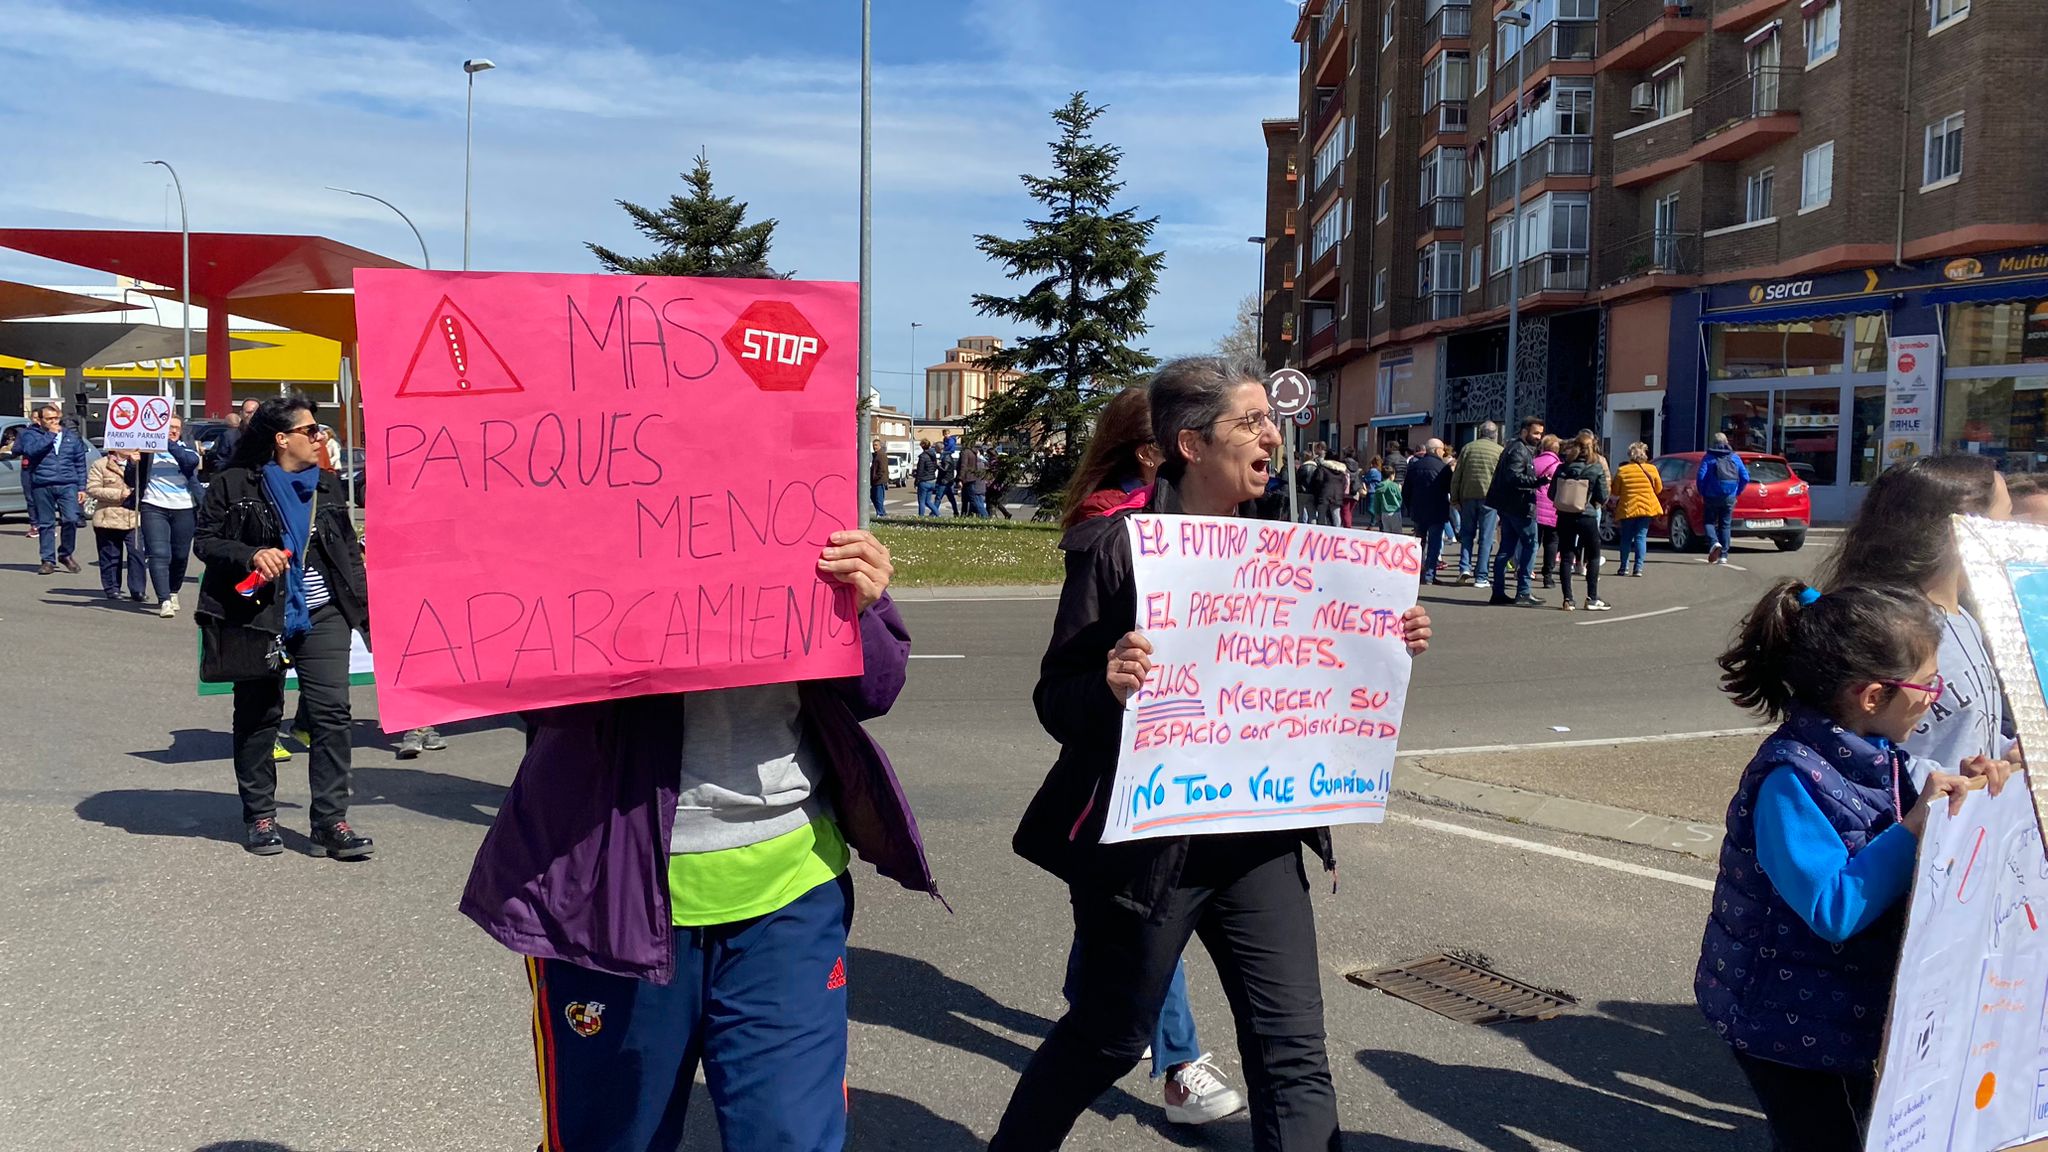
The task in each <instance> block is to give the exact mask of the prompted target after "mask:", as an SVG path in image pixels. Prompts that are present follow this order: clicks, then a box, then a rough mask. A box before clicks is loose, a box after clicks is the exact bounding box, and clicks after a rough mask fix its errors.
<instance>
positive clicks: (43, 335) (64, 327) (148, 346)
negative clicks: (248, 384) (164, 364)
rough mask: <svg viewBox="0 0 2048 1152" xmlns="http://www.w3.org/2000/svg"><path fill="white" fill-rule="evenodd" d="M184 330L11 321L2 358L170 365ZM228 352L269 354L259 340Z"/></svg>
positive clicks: (120, 323)
mask: <svg viewBox="0 0 2048 1152" xmlns="http://www.w3.org/2000/svg"><path fill="white" fill-rule="evenodd" d="M184 344H185V330H184V329H182V328H166V327H163V326H162V325H158V324H139V323H133V322H130V321H127V320H85V321H77V320H47V321H45V320H9V321H5V322H0V356H12V357H15V358H16V359H20V360H36V361H40V362H41V363H44V364H54V365H56V366H57V367H59V368H67V369H74V370H75V369H79V368H93V367H98V366H100V365H104V364H133V363H135V362H136V361H138V360H168V359H171V358H173V357H176V356H180V355H183V353H184ZM228 347H229V348H230V349H232V350H236V351H239V350H241V349H244V348H269V347H273V345H270V344H267V343H265V342H263V341H261V340H244V339H239V338H237V339H233V340H230V341H229V342H228Z"/></svg>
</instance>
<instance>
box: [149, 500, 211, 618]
mask: <svg viewBox="0 0 2048 1152" xmlns="http://www.w3.org/2000/svg"><path fill="white" fill-rule="evenodd" d="M197 516H198V513H197V512H196V511H195V510H194V509H191V508H159V507H157V506H156V505H154V504H150V503H147V502H145V503H144V504H143V505H142V542H143V544H144V546H145V547H146V548H147V549H148V552H149V581H150V583H151V584H154V585H156V599H157V603H159V604H161V603H163V602H164V601H166V600H168V599H170V598H171V597H173V596H176V595H177V594H178V589H180V588H183V587H184V586H185V566H186V565H187V564H188V563H190V561H191V559H192V529H193V525H194V523H195V521H196V519H197ZM137 591H140V589H137Z"/></svg>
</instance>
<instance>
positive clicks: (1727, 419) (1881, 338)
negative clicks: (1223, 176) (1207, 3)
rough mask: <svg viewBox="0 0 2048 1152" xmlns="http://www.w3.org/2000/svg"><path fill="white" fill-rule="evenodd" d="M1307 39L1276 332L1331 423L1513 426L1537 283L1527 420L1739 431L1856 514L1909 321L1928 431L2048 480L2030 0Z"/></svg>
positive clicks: (1309, 22)
mask: <svg viewBox="0 0 2048 1152" xmlns="http://www.w3.org/2000/svg"><path fill="white" fill-rule="evenodd" d="M1517 14H1521V15H1525V16H1526V18H1527V20H1528V25H1527V27H1526V29H1524V28H1522V27H1520V26H1518V25H1516V24H1515V23H1514V22H1513V19H1512V18H1513V17H1514V16H1515V15H1517ZM1293 33H1294V39H1295V40H1296V41H1297V42H1298V43H1299V44H1300V45H1301V53H1302V56H1301V59H1302V65H1301V89H1300V91H1301V103H1300V115H1299V116H1298V117H1296V118H1292V119H1286V120H1269V121H1267V122H1265V124H1264V125H1263V129H1264V133H1265V138H1266V144H1267V150H1268V161H1269V162H1268V182H1267V226H1266V235H1267V237H1268V242H1267V261H1266V269H1267V282H1266V289H1267V291H1266V296H1265V301H1266V313H1265V316H1264V318H1263V319H1264V323H1263V325H1262V332H1263V335H1264V341H1265V351H1266V356H1267V360H1268V363H1269V364H1270V365H1271V366H1273V367H1278V366H1281V365H1283V364H1286V365H1293V366H1296V367H1300V368H1302V369H1303V370H1304V371H1306V372H1308V373H1309V375H1310V376H1311V377H1312V378H1314V379H1315V380H1316V382H1317V402H1318V405H1319V407H1318V414H1319V417H1320V420H1319V423H1318V424H1317V425H1316V426H1315V427H1314V428H1313V429H1312V430H1311V431H1312V432H1313V433H1315V434H1316V435H1318V436H1319V437H1320V438H1322V439H1324V440H1326V441H1328V442H1329V443H1331V444H1333V445H1341V446H1343V447H1346V448H1354V447H1355V448H1357V449H1358V450H1359V451H1361V452H1380V451H1385V450H1389V449H1392V448H1396V447H1401V446H1404V445H1411V444H1416V443H1419V442H1420V441H1421V439H1423V438H1425V437H1428V436H1432V435H1434V436H1440V437H1443V438H1444V439H1446V440H1448V441H1452V442H1454V443H1455V442H1459V441H1463V440H1466V439H1469V438H1470V437H1471V435H1472V434H1473V431H1474V430H1475V429H1476V427H1477V425H1478V423H1479V422H1480V421H1482V420H1486V419H1499V418H1501V417H1502V416H1503V414H1504V413H1505V410H1506V407H1507V397H1506V391H1507V384H1508V376H1507V372H1506V369H1507V365H1508V359H1509V350H1508V341H1507V314H1508V303H1509V296H1510V280H1511V272H1512V273H1513V274H1514V276H1515V277H1518V278H1519V289H1520V294H1521V299H1520V308H1519V312H1520V316H1519V326H1520V339H1519V341H1518V343H1519V344H1520V348H1519V349H1518V350H1517V352H1516V359H1517V361H1518V372H1517V373H1516V399H1515V404H1514V407H1515V411H1516V413H1517V414H1518V415H1520V414H1527V413H1532V412H1533V413H1540V414H1542V415H1544V416H1546V417H1547V418H1548V419H1549V421H1550V423H1551V425H1552V427H1553V428H1556V429H1560V430H1572V429H1577V428H1580V427H1589V428H1594V429H1596V430H1597V431H1599V432H1600V433H1601V434H1602V435H1603V436H1605V437H1606V438H1608V440H1609V441H1610V442H1611V443H1612V444H1614V445H1617V446H1620V445H1626V444H1627V443H1628V442H1630V441H1634V440H1637V439H1641V440H1644V441H1647V442H1648V443H1650V444H1651V446H1652V448H1653V449H1654V450H1658V451H1678V450H1684V449H1688V448H1694V447H1697V446H1699V444H1700V443H1701V442H1702V441H1703V440H1704V439H1705V438H1706V437H1707V436H1708V435H1709V434H1711V433H1712V432H1714V431H1726V432H1729V433H1730V435H1731V436H1733V437H1734V438H1736V439H1737V440H1739V441H1741V442H1742V443H1743V444H1745V445H1746V446H1748V447H1750V448H1751V449H1753V450H1756V451H1771V452H1779V453H1783V454H1785V455H1787V456H1788V457H1790V458H1792V459H1793V460H1794V461H1796V462H1802V463H1803V464H1804V465H1805V466H1806V468H1808V469H1810V470H1811V473H1812V476H1813V487H1814V493H1813V494H1814V503H1815V513H1816V515H1817V516H1818V517H1820V518H1823V519H1832V518H1838V517H1841V516H1845V515H1847V513H1848V512H1849V511H1850V510H1851V509H1853V507H1854V505H1855V503H1856V500H1857V498H1858V496H1859V493H1858V491H1857V490H1858V488H1859V486H1860V485H1862V484H1864V483H1867V482H1868V480H1869V479H1870V478H1871V477H1872V476H1874V475H1875V474H1876V472H1877V470H1878V469H1879V467H1880V462H1881V461H1882V460H1883V458H1884V455H1885V453H1884V448H1883V446H1882V444H1881V441H1883V439H1884V431H1885V424H1886V380H1887V367H1888V364H1887V360H1888V357H1887V354H1886V347H1887V346H1886V343H1885V341H1886V338H1887V337H1889V336H1909V335H1929V334H1932V335H1937V336H1939V337H1942V338H1943V341H1944V349H1945V351H1944V356H1943V359H1942V364H1941V365H1940V368H1941V373H1940V377H1939V385H1938V394H1937V408H1938V412H1937V416H1936V432H1935V446H1937V447H1940V448H1944V449H1949V450H1957V451H1972V452H1981V453H1985V454H1990V455H1994V456H1997V457H1998V458H2000V460H2001V461H2002V463H2003V465H2004V467H2006V468H2007V469H2008V470H2013V471H2034V470H2048V248H2036V247H2034V246H2040V245H2048V133H2044V132H2043V131H2042V130H2041V129H2040V128H2039V127H2038V121H2036V120H2035V119H2034V117H2033V115H2032V114H2031V113H2029V112H2028V111H2027V110H2026V108H2025V106H2024V101H2025V95H2024V94H2025V93H2026V92H2028V91H2029V87H2030V84H2033V83H2039V79H2038V77H2039V74H2040V69H2041V65H2042V64H2043V62H2044V61H2048V24H2044V23H2043V22H2041V21H2040V20H2039V19H2038V17H2037V8H2036V6H2035V5H2034V4H2030V3H2026V2H2024V0H1804V2H1801V0H1695V2H1694V3H1692V4H1679V3H1668V2H1666V0H1520V2H1517V3H1511V4H1509V3H1504V4H1498V5H1496V4H1495V3H1493V2H1492V0H1480V2H1479V3H1477V4H1475V5H1471V6H1467V5H1465V4H1462V3H1453V2H1446V0H1308V2H1307V3H1306V4H1304V5H1303V6H1302V9H1301V13H1300V16H1299V18H1298V20H1297V22H1296V23H1295V25H1294V29H1293ZM1518 57H1519V59H1518ZM1518 74H1519V75H1520V76H1521V78H1522V79H1521V84H1520V88H1519V90H1517V76H1518ZM1517 152H1519V153H1520V167H1521V181H1520V185H1521V186H1520V189H1519V193H1520V196H1519V200H1520V205H1521V216H1520V226H1519V227H1517V226H1516V224H1515V204H1516V200H1517V195H1516V194H1517V191H1518V190H1517V188H1516V181H1515V159H1516V153H1517ZM1518 234H1519V235H1518ZM1517 265H1518V267H1517Z"/></svg>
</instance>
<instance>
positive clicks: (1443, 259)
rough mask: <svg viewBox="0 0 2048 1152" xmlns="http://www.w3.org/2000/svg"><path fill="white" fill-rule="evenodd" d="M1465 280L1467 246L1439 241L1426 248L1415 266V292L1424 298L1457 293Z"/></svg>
mask: <svg viewBox="0 0 2048 1152" xmlns="http://www.w3.org/2000/svg"><path fill="white" fill-rule="evenodd" d="M1464 278H1465V246H1464V245H1463V244H1459V243H1457V242H1455V241H1452V242H1449V243H1446V242H1443V241H1438V242H1437V243H1435V244H1431V245H1429V246H1427V247H1425V248H1424V249H1423V250H1422V252H1421V255H1420V256H1419V258H1418V259H1417V260H1416V266H1415V290H1416V292H1417V294H1419V295H1422V296H1430V295H1434V294H1435V293H1438V292H1456V291H1457V290H1458V285H1459V284H1460V283H1462V282H1463V281H1464Z"/></svg>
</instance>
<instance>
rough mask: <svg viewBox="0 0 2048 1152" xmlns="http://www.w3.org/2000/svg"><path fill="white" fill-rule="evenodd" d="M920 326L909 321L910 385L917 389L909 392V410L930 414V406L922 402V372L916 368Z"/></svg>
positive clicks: (913, 321)
mask: <svg viewBox="0 0 2048 1152" xmlns="http://www.w3.org/2000/svg"><path fill="white" fill-rule="evenodd" d="M922 327H924V325H922V324H920V323H918V322H917V321H915V320H912V321H911V322H910V386H911V387H912V388H915V389H917V391H916V392H914V393H912V394H911V405H910V411H911V413H912V415H915V414H917V413H918V412H920V411H923V412H924V414H925V415H927V416H929V415H931V412H930V410H929V409H930V406H929V405H927V404H926V403H925V402H924V385H923V382H922V381H921V380H920V379H919V378H920V377H921V376H922V375H923V373H921V372H919V371H918V370H917V330H918V329H919V328H922Z"/></svg>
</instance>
